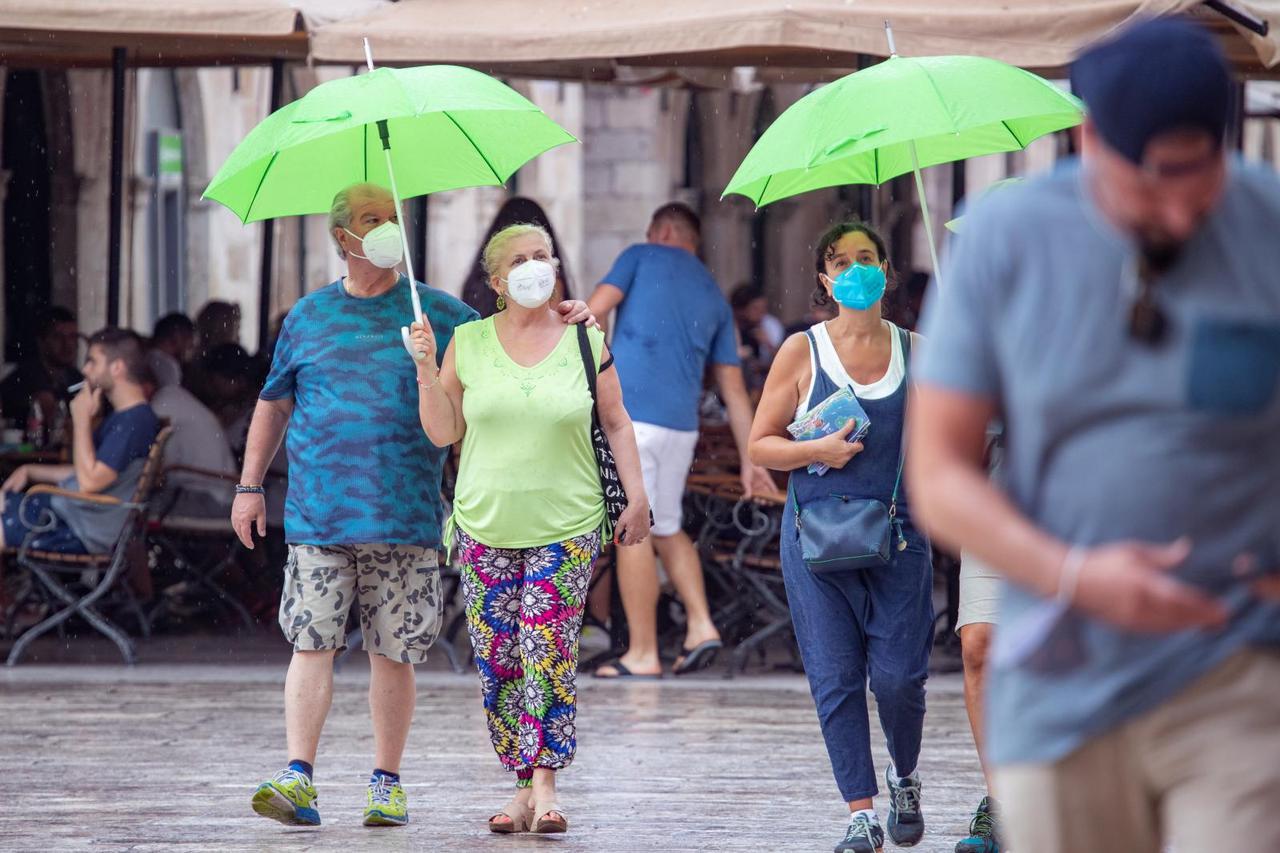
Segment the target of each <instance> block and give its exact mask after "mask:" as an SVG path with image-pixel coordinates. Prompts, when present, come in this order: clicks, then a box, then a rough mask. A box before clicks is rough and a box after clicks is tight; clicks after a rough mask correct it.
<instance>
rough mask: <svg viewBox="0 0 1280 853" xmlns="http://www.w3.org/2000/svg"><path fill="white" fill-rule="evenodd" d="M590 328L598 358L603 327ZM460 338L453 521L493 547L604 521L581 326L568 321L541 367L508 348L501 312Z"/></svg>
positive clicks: (557, 538) (577, 531)
mask: <svg viewBox="0 0 1280 853" xmlns="http://www.w3.org/2000/svg"><path fill="white" fill-rule="evenodd" d="M588 336H589V339H590V341H591V351H592V355H593V357H594V360H595V363H596V364H597V365H598V364H599V363H600V353H601V352H602V351H603V348H604V334H603V333H602V332H601V331H600V330H598V329H589V330H588ZM453 341H454V362H455V364H456V365H457V371H458V379H459V381H460V382H461V383H462V388H463V393H462V414H463V417H464V418H465V419H466V423H467V431H466V435H465V436H464V437H463V439H462V459H461V462H460V463H459V468H458V484H457V489H456V491H455V495H454V500H453V523H454V524H456V525H457V526H458V527H460V528H462V530H463V531H464V532H465V533H466V534H467V535H468V536H470V537H471V538H472V539H475V540H476V541H477V542H481V543H483V544H485V545H488V546H490V547H493V548H536V547H540V546H542V545H551V544H554V543H556V542H563V541H564V540H566V539H572V538H574V537H577V536H583V535H585V534H587V533H591V532H592V531H595V530H603V528H604V523H605V510H604V493H603V491H602V490H601V488H600V471H599V468H597V467H596V457H595V452H594V451H593V449H592V447H591V391H590V390H589V389H588V388H587V376H586V370H585V367H584V365H583V363H582V355H581V350H580V348H579V346H578V331H577V329H576V328H574V327H573V326H567V327H566V328H565V332H564V336H563V337H562V338H561V339H560V343H559V344H557V345H556V347H555V349H553V350H552V351H551V354H550V355H548V356H547V357H546V358H544V359H543V360H542V361H540V362H539V363H538V364H536V365H534V366H533V367H521V366H520V365H519V364H516V363H515V362H514V361H513V360H512V359H511V357H510V356H509V355H507V353H506V350H504V349H503V348H502V345H501V344H500V343H499V342H498V335H497V332H496V331H495V328H494V324H493V318H492V317H490V318H488V319H485V320H477V321H475V322H472V323H467V324H465V325H462V326H459V327H458V328H457V330H456V331H455V332H454V338H453ZM449 539H450V540H451V539H452V537H449ZM449 544H450V545H452V542H451V541H450V542H449Z"/></svg>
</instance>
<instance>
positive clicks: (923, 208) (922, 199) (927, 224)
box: [907, 140, 942, 287]
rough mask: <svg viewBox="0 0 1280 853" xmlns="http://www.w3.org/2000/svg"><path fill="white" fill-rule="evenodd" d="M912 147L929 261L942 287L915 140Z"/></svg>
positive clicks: (912, 166) (934, 275)
mask: <svg viewBox="0 0 1280 853" xmlns="http://www.w3.org/2000/svg"><path fill="white" fill-rule="evenodd" d="M907 144H908V145H909V146H910V147H911V170H912V171H913V172H914V173H915V176H916V195H918V196H919V197H920V212H921V214H923V216H924V235H925V237H926V238H927V239H928V240H929V259H930V260H932V261H933V280H934V281H936V282H937V283H938V286H939V287H941V286H942V266H941V264H939V263H938V244H937V243H936V242H934V239H933V221H932V220H931V219H930V218H929V199H928V198H927V197H926V196H925V192H924V178H923V177H922V176H921V175H920V158H919V156H918V155H917V154H916V143H915V140H912V141H911V142H909V143H907Z"/></svg>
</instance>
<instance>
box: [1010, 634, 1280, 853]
mask: <svg viewBox="0 0 1280 853" xmlns="http://www.w3.org/2000/svg"><path fill="white" fill-rule="evenodd" d="M995 788H996V796H997V798H998V799H999V801H1000V805H1001V822H1002V824H1003V827H1004V831H1003V835H1004V841H1005V845H1002V846H1007V847H1008V848H1009V850H1011V851H1013V852H1014V853H1080V851H1086V850H1087V851H1089V853H1161V851H1162V850H1163V849H1164V848H1165V846H1167V845H1172V849H1173V851H1174V853H1228V851H1230V853H1237V851H1239V853H1277V851H1280V652H1278V651H1273V650H1260V649H1252V650H1248V651H1242V652H1239V653H1238V654H1236V655H1235V656H1233V657H1231V658H1230V659H1228V660H1227V661H1226V662H1225V663H1223V664H1222V665H1221V666H1219V667H1218V668H1217V669H1214V670H1213V671H1212V672H1210V673H1208V674H1207V675H1205V676H1204V677H1203V678H1201V679H1200V680H1199V681H1197V682H1196V683H1194V684H1193V685H1191V686H1190V687H1188V688H1187V689H1186V690H1184V691H1183V692H1182V693H1180V694H1178V695H1177V696H1175V697H1174V698H1173V699H1171V700H1170V701H1168V702H1166V703H1165V704H1163V705H1161V706H1160V707H1159V708H1156V709H1155V710H1153V711H1151V712H1149V713H1147V714H1146V715H1144V716H1142V717H1139V718H1137V719H1134V720H1132V721H1130V722H1129V723H1127V724H1125V725H1124V726H1122V727H1120V728H1119V729H1116V730H1115V731H1112V732H1108V733H1107V734H1104V735H1101V736H1099V737H1097V738H1094V739H1093V740H1091V741H1089V742H1088V743H1086V744H1085V745H1084V746H1083V747H1081V748H1080V749H1078V750H1076V751H1075V752H1074V753H1072V754H1071V755H1069V756H1067V757H1066V758H1063V759H1062V760H1060V761H1057V762H1053V763H1051V764H1021V765H1018V764H1014V765H1006V766H1004V767H998V768H996V772H995Z"/></svg>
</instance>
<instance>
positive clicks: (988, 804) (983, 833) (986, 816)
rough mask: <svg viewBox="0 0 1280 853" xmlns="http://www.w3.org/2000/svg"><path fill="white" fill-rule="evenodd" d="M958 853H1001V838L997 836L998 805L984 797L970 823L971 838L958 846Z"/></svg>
mask: <svg viewBox="0 0 1280 853" xmlns="http://www.w3.org/2000/svg"><path fill="white" fill-rule="evenodd" d="M956 853H1000V836H999V835H997V834H996V803H995V800H993V799H991V798H990V797H983V798H982V802H981V803H979V804H978V810H977V811H976V812H974V814H973V820H971V821H969V837H968V838H965V839H963V840H962V841H960V842H959V843H958V844H956Z"/></svg>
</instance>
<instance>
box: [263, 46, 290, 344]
mask: <svg viewBox="0 0 1280 853" xmlns="http://www.w3.org/2000/svg"><path fill="white" fill-rule="evenodd" d="M282 100H284V60H282V59H273V60H271V108H270V110H268V114H270V113H274V112H275V111H276V110H278V109H280V106H281V104H280V102H281V101H282ZM275 254H276V223H275V220H274V219H267V220H264V221H263V223H262V257H261V259H260V262H259V268H258V351H259V352H262V351H264V350H265V349H266V346H267V340H268V339H269V338H270V337H271V290H272V288H271V278H272V276H271V272H272V268H273V266H274V262H275Z"/></svg>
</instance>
